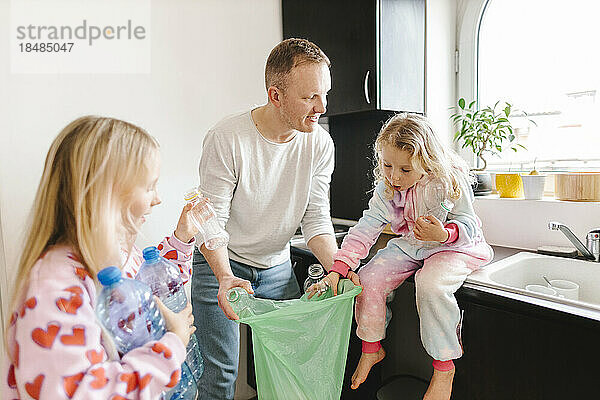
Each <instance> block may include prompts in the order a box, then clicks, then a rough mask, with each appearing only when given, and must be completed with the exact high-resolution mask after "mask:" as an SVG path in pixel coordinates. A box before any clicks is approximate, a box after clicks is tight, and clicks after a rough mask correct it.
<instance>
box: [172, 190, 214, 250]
mask: <svg viewBox="0 0 600 400" xmlns="http://www.w3.org/2000/svg"><path fill="white" fill-rule="evenodd" d="M208 203H209V201H208V199H207V198H203V199H201V200H199V201H197V202H195V203H187V204H186V205H185V206H184V207H183V210H182V211H181V215H180V216H179V221H178V222H177V228H176V229H175V236H176V237H177V239H179V240H181V241H182V242H183V243H189V242H190V241H191V240H192V238H193V237H194V236H196V235H197V234H198V228H196V225H194V223H193V222H192V218H191V216H190V213H191V212H192V209H193V210H196V209H201V208H202V207H204V206H205V205H206V204H208Z"/></svg>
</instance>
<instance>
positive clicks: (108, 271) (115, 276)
mask: <svg viewBox="0 0 600 400" xmlns="http://www.w3.org/2000/svg"><path fill="white" fill-rule="evenodd" d="M121 279H122V277H121V270H120V269H119V268H117V267H106V268H104V269H103V270H102V271H100V272H98V280H99V281H100V283H101V284H102V285H103V286H110V285H112V284H113V283H116V282H119V281H120V280H121Z"/></svg>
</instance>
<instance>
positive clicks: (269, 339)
mask: <svg viewBox="0 0 600 400" xmlns="http://www.w3.org/2000/svg"><path fill="white" fill-rule="evenodd" d="M361 290H362V288H361V287H360V286H354V284H353V283H352V282H351V281H350V280H348V279H341V280H340V281H339V284H338V295H337V296H335V297H334V296H333V293H332V291H331V288H329V289H328V290H327V292H325V293H323V294H322V295H320V296H318V297H317V296H314V297H313V298H312V299H310V300H308V298H307V297H306V294H305V295H304V296H302V297H301V298H300V299H295V300H282V301H276V300H266V299H257V298H254V297H253V296H250V295H248V294H247V293H246V291H245V290H243V289H241V288H236V289H232V290H231V291H230V292H229V294H228V299H229V301H230V304H231V305H232V307H233V308H234V310H235V311H236V313H237V314H238V316H239V317H240V319H239V320H238V322H241V323H244V324H248V325H250V327H251V328H252V342H253V345H254V366H255V371H256V386H257V391H258V397H259V399H262V400H275V399H282V400H284V399H285V400H334V399H335V400H337V399H339V398H340V395H341V391H342V383H343V379H344V370H345V367H346V356H347V353H348V340H349V338H350V327H351V325H352V312H353V300H354V297H356V295H358V294H359V293H360V292H361Z"/></svg>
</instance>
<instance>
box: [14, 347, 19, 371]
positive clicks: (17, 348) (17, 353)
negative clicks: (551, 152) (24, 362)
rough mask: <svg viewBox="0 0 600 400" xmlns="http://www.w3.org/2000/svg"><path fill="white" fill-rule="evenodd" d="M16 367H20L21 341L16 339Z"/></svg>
mask: <svg viewBox="0 0 600 400" xmlns="http://www.w3.org/2000/svg"><path fill="white" fill-rule="evenodd" d="M15 367H17V368H19V342H17V341H15Z"/></svg>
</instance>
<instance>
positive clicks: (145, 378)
mask: <svg viewBox="0 0 600 400" xmlns="http://www.w3.org/2000/svg"><path fill="white" fill-rule="evenodd" d="M136 374H137V372H136ZM138 379H139V386H140V391H142V390H144V388H145V387H146V386H148V384H149V383H150V380H151V379H152V375H151V374H146V375H144V376H143V377H142V378H140V376H139V374H138Z"/></svg>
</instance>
